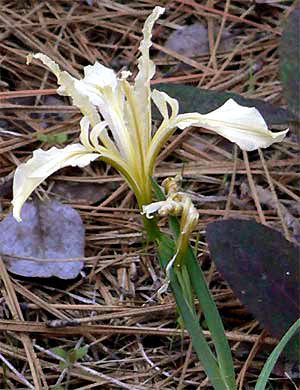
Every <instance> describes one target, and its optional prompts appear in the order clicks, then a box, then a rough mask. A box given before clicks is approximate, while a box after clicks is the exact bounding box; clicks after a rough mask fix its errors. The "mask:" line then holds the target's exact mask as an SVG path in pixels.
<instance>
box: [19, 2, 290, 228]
mask: <svg viewBox="0 0 300 390" xmlns="http://www.w3.org/2000/svg"><path fill="white" fill-rule="evenodd" d="M163 12H164V8H161V7H155V8H154V10H153V12H152V13H151V14H150V16H149V17H148V18H147V20H146V22H145V25H144V28H143V39H142V41H141V43H140V46H139V51H140V53H141V55H140V57H139V59H138V73H137V76H136V78H135V80H134V82H133V83H132V84H131V83H129V82H128V81H127V78H128V77H129V76H130V72H121V76H120V77H117V75H116V74H115V72H114V71H113V70H112V69H109V68H107V67H105V66H103V65H101V64H99V63H98V62H96V63H95V64H94V65H89V66H86V67H85V68H84V77H83V79H81V80H78V79H76V78H74V77H72V76H71V75H69V74H68V73H67V72H65V71H61V70H60V68H59V66H58V65H57V64H56V63H55V62H54V61H53V60H51V59H50V58H49V57H48V56H46V55H45V54H42V53H37V54H33V55H29V56H28V63H30V62H31V60H32V59H33V58H36V59H39V60H40V61H42V62H43V64H44V65H46V66H47V67H48V68H49V69H50V71H51V72H53V73H54V74H55V76H56V77H57V82H58V84H59V88H58V90H57V93H58V94H60V95H64V96H69V97H71V99H72V102H73V104H74V105H75V106H76V107H78V108H79V109H80V111H81V113H82V115H83V118H82V119H81V122H80V127H81V132H80V143H75V144H72V145H68V146H66V147H65V148H63V149H58V148H56V147H52V148H51V149H49V150H47V151H44V150H42V149H38V150H36V151H35V152H34V153H33V156H32V158H30V159H29V160H28V161H27V162H26V163H23V164H21V165H20V166H19V167H18V168H17V170H16V173H15V176H14V184H13V201H12V203H13V215H14V217H15V218H16V219H17V220H18V221H21V209H22V206H23V204H24V202H25V201H26V199H27V198H28V197H29V196H30V194H31V193H32V192H33V191H34V189H35V188H36V187H37V186H38V185H39V184H40V183H42V182H43V181H44V180H45V179H46V178H47V177H48V176H50V175H51V174H52V173H54V172H55V171H57V170H58V169H61V168H63V167H66V166H79V167H84V166H86V165H88V164H89V163H90V162H91V161H94V160H95V159H97V158H101V159H102V160H103V161H105V162H107V163H109V164H111V165H112V166H113V167H114V168H115V169H117V170H118V171H119V172H120V174H121V175H122V176H123V177H124V178H125V180H126V181H127V183H128V184H129V186H130V187H131V189H132V190H133V192H134V193H135V196H136V198H137V201H138V204H139V207H140V208H142V206H143V205H145V204H148V203H151V201H152V193H151V191H152V188H151V181H150V177H151V176H152V175H153V170H154V165H155V160H156V157H157V155H158V154H159V152H160V151H161V149H162V148H163V146H164V144H165V142H166V141H167V139H168V138H169V137H170V135H171V134H172V133H173V132H174V130H175V129H176V128H180V129H184V128H185V127H187V126H199V127H205V128H207V129H211V130H213V131H215V132H216V133H218V134H220V135H222V136H223V137H225V138H227V139H229V140H230V141H232V142H235V143H237V144H238V145H239V146H240V147H241V148H242V149H244V150H253V149H257V148H261V147H262V148H264V147H267V146H269V145H271V144H272V143H274V142H279V141H281V140H282V139H283V138H284V137H285V134H286V132H287V131H282V132H279V133H276V134H274V133H272V132H271V131H269V130H268V128H267V126H266V123H265V121H264V119H263V117H262V116H261V115H260V113H259V112H258V111H257V110H256V109H255V108H248V107H242V106H240V105H238V104H237V103H235V102H234V101H233V100H232V99H230V100H228V101H227V102H226V103H225V104H224V105H223V106H222V107H220V108H218V109H217V110H214V111H212V112H210V113H208V114H206V115H201V114H199V113H190V114H178V102H177V100H176V99H174V98H171V97H170V96H168V95H167V94H166V93H164V92H160V91H157V90H153V91H151V89H150V80H151V79H152V77H153V76H154V73H155V65H154V63H153V62H152V61H151V59H150V57H149V48H150V46H151V44H152V42H151V31H152V28H153V24H154V23H155V21H156V20H157V19H158V18H159V16H160V15H161V14H162V13H163ZM151 100H152V101H153V102H154V104H155V105H156V106H157V108H158V110H159V111H160V113H161V115H162V118H163V120H162V123H161V125H160V126H159V127H158V129H156V131H155V132H152V116H151Z"/></svg>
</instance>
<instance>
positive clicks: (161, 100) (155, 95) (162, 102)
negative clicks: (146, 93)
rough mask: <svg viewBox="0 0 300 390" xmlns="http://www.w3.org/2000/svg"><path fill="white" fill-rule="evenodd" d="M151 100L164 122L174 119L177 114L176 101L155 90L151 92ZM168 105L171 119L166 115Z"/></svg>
mask: <svg viewBox="0 0 300 390" xmlns="http://www.w3.org/2000/svg"><path fill="white" fill-rule="evenodd" d="M151 97H152V100H153V101H154V103H155V105H156V107H157V108H158V109H159V111H160V113H161V115H162V116H163V118H164V120H168V119H169V120H172V119H174V118H175V117H176V116H177V114H178V109H179V108H178V102H177V100H176V99H174V98H172V97H171V96H169V95H168V94H166V93H165V92H162V91H158V90H157V89H155V90H154V91H153V92H152V95H151ZM168 104H169V105H170V107H171V117H170V118H169V113H168Z"/></svg>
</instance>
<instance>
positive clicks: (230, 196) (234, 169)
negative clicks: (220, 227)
mask: <svg viewBox="0 0 300 390" xmlns="http://www.w3.org/2000/svg"><path fill="white" fill-rule="evenodd" d="M236 167H237V145H236V144H234V145H233V168H232V175H231V181H230V187H229V193H228V197H227V202H226V207H225V214H224V219H227V218H228V217H229V212H230V204H231V198H232V194H233V191H234V185H235V178H236Z"/></svg>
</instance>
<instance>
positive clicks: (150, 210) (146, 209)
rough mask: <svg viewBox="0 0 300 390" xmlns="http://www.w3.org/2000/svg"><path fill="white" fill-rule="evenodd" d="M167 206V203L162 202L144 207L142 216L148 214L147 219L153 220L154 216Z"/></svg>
mask: <svg viewBox="0 0 300 390" xmlns="http://www.w3.org/2000/svg"><path fill="white" fill-rule="evenodd" d="M164 204H165V201H164V200H163V201H161V202H153V203H150V204H147V205H146V206H143V211H142V212H141V214H142V215H144V214H146V218H148V219H152V218H153V215H152V214H155V213H157V212H158V210H160V209H161V207H162V206H163V205H164Z"/></svg>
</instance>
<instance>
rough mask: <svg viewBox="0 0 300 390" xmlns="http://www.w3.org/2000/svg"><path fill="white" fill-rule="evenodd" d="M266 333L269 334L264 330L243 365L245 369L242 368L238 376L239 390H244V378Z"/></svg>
mask: <svg viewBox="0 0 300 390" xmlns="http://www.w3.org/2000/svg"><path fill="white" fill-rule="evenodd" d="M266 333H267V332H266V331H265V330H263V331H262V332H261V334H260V336H259V337H258V338H257V340H256V341H255V343H254V344H253V345H252V348H251V351H250V353H249V355H248V357H247V360H246V361H245V363H244V364H243V367H242V369H241V371H240V373H239V375H238V378H237V384H238V383H239V390H243V384H244V378H245V375H246V372H247V369H248V367H249V366H250V364H251V362H252V360H253V359H254V357H255V354H256V352H257V351H258V349H259V347H260V345H261V344H262V342H263V339H264V337H265V335H266Z"/></svg>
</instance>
